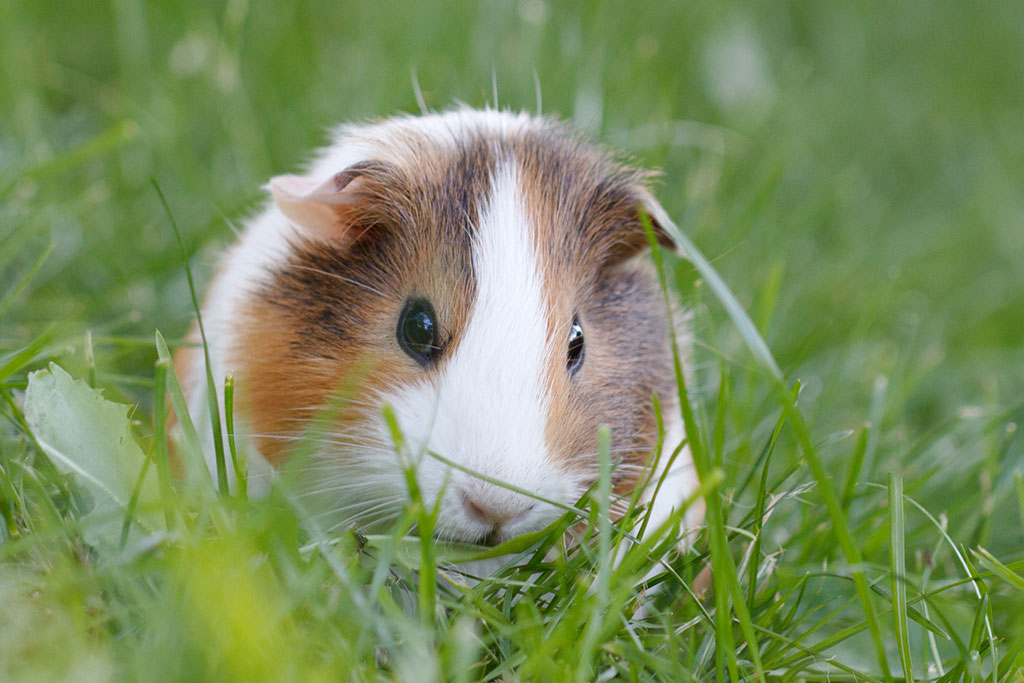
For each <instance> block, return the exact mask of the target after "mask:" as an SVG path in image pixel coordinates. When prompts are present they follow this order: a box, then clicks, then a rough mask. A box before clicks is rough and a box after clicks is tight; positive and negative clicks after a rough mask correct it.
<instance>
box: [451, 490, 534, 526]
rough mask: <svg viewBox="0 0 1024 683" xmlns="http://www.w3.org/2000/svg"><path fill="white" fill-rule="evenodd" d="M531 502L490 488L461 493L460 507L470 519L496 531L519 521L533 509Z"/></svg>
mask: <svg viewBox="0 0 1024 683" xmlns="http://www.w3.org/2000/svg"><path fill="white" fill-rule="evenodd" d="M533 505H534V503H533V501H532V500H530V499H529V498H526V497H525V496H522V495H519V494H517V493H513V492H511V491H506V490H504V489H501V490H495V489H494V488H492V487H488V488H483V489H477V490H474V491H473V492H472V493H470V492H469V491H463V492H462V507H463V509H465V511H466V515H468V516H469V518H470V519H472V520H474V521H477V522H480V523H481V524H487V525H490V526H491V527H493V528H494V531H497V530H498V529H500V528H501V527H502V526H507V525H509V524H512V523H513V522H516V521H519V520H520V519H522V518H524V517H526V515H527V514H528V513H529V512H530V510H532V509H533Z"/></svg>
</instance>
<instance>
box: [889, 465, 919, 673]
mask: <svg viewBox="0 0 1024 683" xmlns="http://www.w3.org/2000/svg"><path fill="white" fill-rule="evenodd" d="M905 549H906V541H905V539H904V528H903V478H902V477H900V476H899V475H898V474H890V475H889V579H890V582H891V586H892V616H893V621H894V622H895V625H896V647H897V649H898V650H899V653H900V664H901V665H902V666H903V677H904V679H905V680H908V681H912V680H914V673H913V663H912V660H911V657H910V631H909V629H908V627H907V581H906V557H905V554H906V550H905Z"/></svg>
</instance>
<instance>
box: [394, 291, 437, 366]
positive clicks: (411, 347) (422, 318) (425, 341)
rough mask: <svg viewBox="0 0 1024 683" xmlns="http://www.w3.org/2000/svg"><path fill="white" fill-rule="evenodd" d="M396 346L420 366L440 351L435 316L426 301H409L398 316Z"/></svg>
mask: <svg viewBox="0 0 1024 683" xmlns="http://www.w3.org/2000/svg"><path fill="white" fill-rule="evenodd" d="M395 336H396V337H397V338H398V345H399V346H401V347H402V350H403V351H405V352H406V354H408V355H409V357H411V358H412V359H413V360H415V361H416V362H418V363H419V364H420V365H427V364H428V363H430V362H431V361H432V360H434V358H436V357H437V354H438V353H439V352H440V351H441V345H440V344H439V343H438V326H437V315H436V314H435V313H434V307H433V306H431V305H430V302H429V301H427V300H426V299H409V301H407V302H406V303H405V307H404V308H403V309H402V313H401V314H400V315H399V316H398V329H397V330H396V335H395Z"/></svg>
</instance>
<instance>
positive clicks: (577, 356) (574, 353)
mask: <svg viewBox="0 0 1024 683" xmlns="http://www.w3.org/2000/svg"><path fill="white" fill-rule="evenodd" d="M582 364H583V326H582V325H580V319H579V318H573V319H572V327H570V328H569V353H568V358H567V359H566V362H565V367H566V369H567V370H568V371H569V372H570V374H572V373H575V372H576V371H577V370H579V369H580V365H582Z"/></svg>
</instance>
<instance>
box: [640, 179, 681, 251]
mask: <svg viewBox="0 0 1024 683" xmlns="http://www.w3.org/2000/svg"><path fill="white" fill-rule="evenodd" d="M638 194H639V196H640V202H639V206H638V207H637V211H638V212H643V213H645V214H647V217H648V218H649V219H650V221H651V228H652V229H653V230H654V236H655V237H657V238H658V244H660V245H661V246H663V247H669V248H671V249H672V250H673V251H675V252H676V253H681V248H680V245H679V242H678V241H677V240H676V239H675V237H674V236H673V234H672V230H675V229H677V228H676V226H675V223H673V222H672V219H671V218H669V217H668V213H667V212H666V211H665V209H664V208H663V207H662V206H661V204H660V203H658V200H657V199H655V198H654V195H653V194H651V191H650V190H648V189H647V188H646V187H642V188H640V190H639V193H638ZM642 226H643V224H642V222H641V229H642ZM644 238H645V239H644V244H646V243H647V240H646V235H645V236H644Z"/></svg>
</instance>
